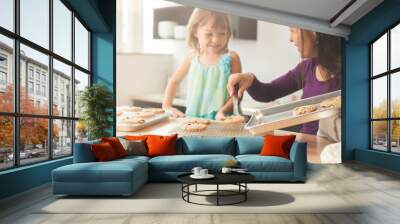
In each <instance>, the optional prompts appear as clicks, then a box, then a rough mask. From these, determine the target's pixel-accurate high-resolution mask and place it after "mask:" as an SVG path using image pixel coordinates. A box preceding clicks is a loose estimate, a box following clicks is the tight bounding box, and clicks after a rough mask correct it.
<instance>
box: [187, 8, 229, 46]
mask: <svg viewBox="0 0 400 224" xmlns="http://www.w3.org/2000/svg"><path fill="white" fill-rule="evenodd" d="M209 21H211V22H212V24H213V27H215V28H223V29H226V31H227V35H228V40H227V41H226V44H225V46H224V48H225V50H226V49H227V48H228V42H229V38H230V36H231V34H232V31H231V24H230V21H229V17H228V15H226V14H224V13H219V12H215V11H209V10H205V9H199V8H196V9H194V10H193V13H192V15H191V16H190V19H189V22H188V32H187V37H186V43H187V45H188V46H189V47H190V48H192V49H193V50H195V51H197V52H199V51H200V47H199V41H198V39H197V37H196V36H195V35H194V34H195V32H196V31H197V29H198V27H200V26H203V25H205V24H206V23H207V22H209Z"/></svg>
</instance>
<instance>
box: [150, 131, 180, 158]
mask: <svg viewBox="0 0 400 224" xmlns="http://www.w3.org/2000/svg"><path fill="white" fill-rule="evenodd" d="M177 138H178V135H172V136H160V135H149V136H148V137H147V140H146V143H147V148H148V151H147V155H148V156H152V157H153V156H165V155H176V139H177Z"/></svg>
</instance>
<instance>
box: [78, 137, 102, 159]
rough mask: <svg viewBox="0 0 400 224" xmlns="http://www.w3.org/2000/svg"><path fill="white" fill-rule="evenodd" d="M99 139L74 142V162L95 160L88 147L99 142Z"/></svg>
mask: <svg viewBox="0 0 400 224" xmlns="http://www.w3.org/2000/svg"><path fill="white" fill-rule="evenodd" d="M99 143H100V140H93V141H88V142H79V143H75V148H74V163H88V162H95V161H96V158H95V157H94V154H93V152H92V150H91V148H90V146H91V145H92V144H99Z"/></svg>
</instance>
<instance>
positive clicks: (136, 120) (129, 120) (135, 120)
mask: <svg viewBox="0 0 400 224" xmlns="http://www.w3.org/2000/svg"><path fill="white" fill-rule="evenodd" d="M121 122H122V123H125V124H143V123H144V122H145V120H144V119H143V118H139V117H125V118H123V119H122V120H121Z"/></svg>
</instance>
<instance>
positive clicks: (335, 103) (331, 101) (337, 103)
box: [319, 96, 342, 108]
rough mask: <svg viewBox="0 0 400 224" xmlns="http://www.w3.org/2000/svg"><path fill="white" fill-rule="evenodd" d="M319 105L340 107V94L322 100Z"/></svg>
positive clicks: (322, 106)
mask: <svg viewBox="0 0 400 224" xmlns="http://www.w3.org/2000/svg"><path fill="white" fill-rule="evenodd" d="M319 106H320V107H321V108H340V107H341V106H342V98H341V97H340V96H337V97H333V98H329V99H326V100H324V101H322V102H321V103H320V104H319Z"/></svg>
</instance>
